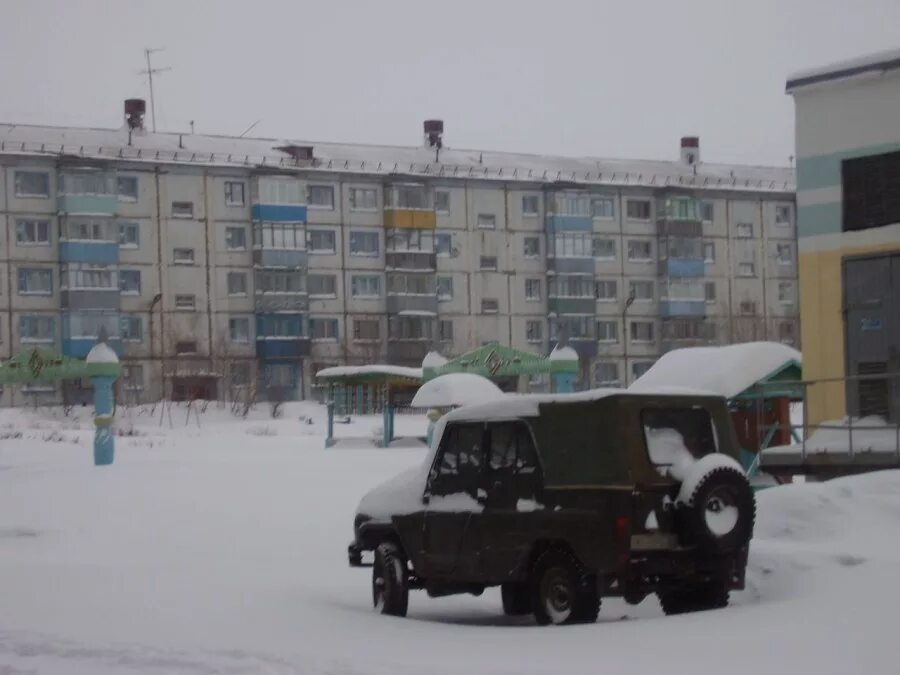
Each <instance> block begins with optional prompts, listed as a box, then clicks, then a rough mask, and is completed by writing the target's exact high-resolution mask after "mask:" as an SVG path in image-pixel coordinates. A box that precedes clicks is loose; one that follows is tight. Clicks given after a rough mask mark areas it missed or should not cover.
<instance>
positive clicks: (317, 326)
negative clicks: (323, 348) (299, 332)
mask: <svg viewBox="0 0 900 675" xmlns="http://www.w3.org/2000/svg"><path fill="white" fill-rule="evenodd" d="M309 332H310V335H311V336H312V339H313V340H331V341H333V340H337V339H338V320H337V319H310V320H309Z"/></svg>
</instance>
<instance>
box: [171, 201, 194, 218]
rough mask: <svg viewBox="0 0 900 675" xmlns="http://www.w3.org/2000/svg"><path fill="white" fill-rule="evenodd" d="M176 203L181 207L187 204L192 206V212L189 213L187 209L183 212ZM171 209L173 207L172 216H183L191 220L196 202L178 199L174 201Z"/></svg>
mask: <svg viewBox="0 0 900 675" xmlns="http://www.w3.org/2000/svg"><path fill="white" fill-rule="evenodd" d="M176 204H177V205H178V207H179V208H181V207H184V206H186V205H187V206H190V207H191V208H190V212H189V213H188V212H187V211H183V212H182V211H179V210H177V209H176ZM171 209H172V217H173V218H183V219H185V220H189V219H191V218H193V217H194V202H184V201H177V200H176V201H173V202H172V206H171Z"/></svg>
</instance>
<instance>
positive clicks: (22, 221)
mask: <svg viewBox="0 0 900 675" xmlns="http://www.w3.org/2000/svg"><path fill="white" fill-rule="evenodd" d="M42 224H43V225H45V226H46V234H47V238H46V239H40V238H39V237H38V234H39V230H40V226H41V225H42ZM22 226H25V229H26V230H28V229H29V226H30V230H31V233H32V234H33V235H34V238H33V239H32V240H31V241H20V240H19V228H20V227H22ZM15 236H16V246H21V247H23V248H25V247H32V246H50V237H51V234H50V219H49V218H16V235H15Z"/></svg>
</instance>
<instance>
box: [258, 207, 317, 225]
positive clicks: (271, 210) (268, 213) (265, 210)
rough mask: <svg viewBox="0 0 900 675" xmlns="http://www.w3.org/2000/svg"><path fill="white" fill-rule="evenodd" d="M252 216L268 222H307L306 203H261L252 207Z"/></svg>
mask: <svg viewBox="0 0 900 675" xmlns="http://www.w3.org/2000/svg"><path fill="white" fill-rule="evenodd" d="M250 218H251V219H252V220H255V221H259V222H267V223H305V222H306V205H305V204H260V203H254V204H253V205H251V207H250Z"/></svg>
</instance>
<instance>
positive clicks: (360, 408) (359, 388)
mask: <svg viewBox="0 0 900 675" xmlns="http://www.w3.org/2000/svg"><path fill="white" fill-rule="evenodd" d="M365 392H366V388H365V387H364V386H363V385H361V384H358V385H356V414H357V415H362V414H363V412H364V411H365V407H364V406H365V403H366V400H365V399H366V393H365Z"/></svg>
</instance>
